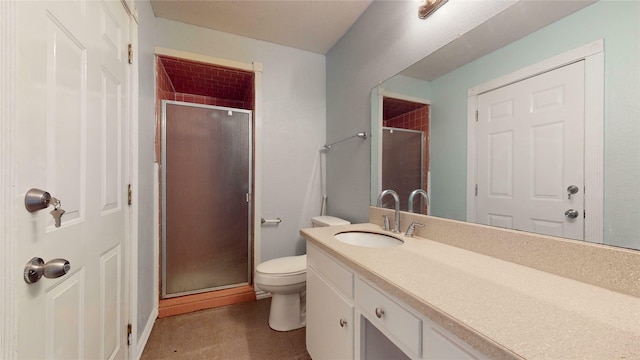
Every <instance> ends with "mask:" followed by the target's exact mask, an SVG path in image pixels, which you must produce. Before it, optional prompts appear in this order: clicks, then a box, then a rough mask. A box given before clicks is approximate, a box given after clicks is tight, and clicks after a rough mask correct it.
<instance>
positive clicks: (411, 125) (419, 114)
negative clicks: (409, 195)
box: [382, 105, 430, 191]
mask: <svg viewBox="0 0 640 360" xmlns="http://www.w3.org/2000/svg"><path fill="white" fill-rule="evenodd" d="M429 112H430V111H429V105H425V106H423V107H420V108H418V109H416V110H413V111H410V112H408V113H404V114H402V115H398V116H396V117H394V118H391V119H387V120H385V121H383V123H382V126H387V127H394V128H400V129H408V130H418V131H423V132H424V137H425V140H424V141H425V144H424V163H423V167H422V168H423V174H422V179H423V184H422V189H424V190H425V191H426V190H427V183H428V181H427V175H428V172H429Z"/></svg>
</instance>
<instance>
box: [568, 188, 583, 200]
mask: <svg viewBox="0 0 640 360" xmlns="http://www.w3.org/2000/svg"><path fill="white" fill-rule="evenodd" d="M578 190H580V189H579V188H578V187H577V186H575V185H569V187H567V194H568V195H569V199H571V195H574V194H577V193H578Z"/></svg>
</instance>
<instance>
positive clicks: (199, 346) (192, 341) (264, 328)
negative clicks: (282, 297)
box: [142, 299, 311, 360]
mask: <svg viewBox="0 0 640 360" xmlns="http://www.w3.org/2000/svg"><path fill="white" fill-rule="evenodd" d="M270 305H271V299H264V300H258V301H252V302H247V303H241V304H236V305H230V306H224V307H220V308H216V309H210V310H202V311H198V312H195V313H191V314H185V315H178V316H172V317H168V318H164V319H158V320H157V321H156V323H155V325H154V326H153V330H152V331H151V336H150V337H149V341H148V342H147V346H146V347H145V349H144V352H143V353H142V359H143V360H146V359H225V360H226V359H234V360H235V359H256V360H257V359H260V360H262V359H265V360H268V359H283V360H309V359H311V358H310V357H309V354H308V353H307V350H306V347H305V329H304V328H302V329H299V330H293V331H287V332H278V331H273V330H271V328H269V324H268V322H269V306H270Z"/></svg>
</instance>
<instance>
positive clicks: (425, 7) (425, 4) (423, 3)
mask: <svg viewBox="0 0 640 360" xmlns="http://www.w3.org/2000/svg"><path fill="white" fill-rule="evenodd" d="M447 1H449V0H420V6H418V17H419V18H420V19H426V18H427V17H428V16H429V15H431V14H433V13H434V12H435V11H436V10H438V9H439V8H440V6H442V5H444V4H446V3H447Z"/></svg>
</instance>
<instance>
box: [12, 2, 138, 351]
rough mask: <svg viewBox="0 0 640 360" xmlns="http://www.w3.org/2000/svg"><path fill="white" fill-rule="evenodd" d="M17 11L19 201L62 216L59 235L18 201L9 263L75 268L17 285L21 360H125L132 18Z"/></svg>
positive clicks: (63, 6) (116, 12)
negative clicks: (40, 201) (41, 202)
mask: <svg viewBox="0 0 640 360" xmlns="http://www.w3.org/2000/svg"><path fill="white" fill-rule="evenodd" d="M16 7H17V8H16V11H17V29H16V30H17V43H18V73H17V89H16V90H17V94H16V98H17V103H16V115H17V119H18V121H17V126H16V130H15V131H16V135H17V137H16V139H15V143H16V151H15V154H16V162H15V164H16V182H15V184H16V185H15V186H16V193H19V194H24V193H26V192H27V191H28V190H29V189H30V188H39V189H42V190H45V191H48V192H49V193H50V194H51V195H52V196H54V197H56V198H58V199H59V200H60V201H61V207H62V209H64V210H65V213H64V215H63V216H62V221H61V226H60V227H55V226H54V219H53V217H52V216H51V215H50V214H49V212H50V211H51V210H53V207H49V208H47V209H44V210H39V211H35V212H31V213H30V212H28V211H27V210H26V209H25V205H24V203H23V200H22V199H17V200H16V203H15V207H14V208H15V214H16V215H15V216H16V220H17V224H16V225H17V228H18V230H17V233H18V238H19V239H20V241H19V244H18V249H17V250H18V251H17V253H18V256H19V257H20V259H21V261H22V260H24V262H25V263H26V262H27V261H28V260H30V259H31V258H33V257H40V258H42V259H43V260H44V261H45V262H46V261H49V260H52V259H54V258H63V259H66V260H68V261H69V262H70V265H71V270H70V271H69V272H68V273H67V274H66V275H64V276H61V277H59V278H54V279H51V278H45V277H43V278H42V279H40V280H39V281H38V282H36V283H32V284H27V283H26V282H25V281H22V280H19V282H20V285H19V286H18V292H17V294H16V295H17V301H16V303H17V307H18V309H17V311H18V324H19V325H18V357H19V358H21V359H41V358H47V359H49V358H51V359H54V358H55V359H81V358H84V359H113V358H126V357H127V344H126V339H127V331H126V329H127V326H126V324H127V323H128V320H129V319H128V310H129V304H128V298H129V294H128V287H127V286H126V284H127V283H128V281H127V279H128V277H127V276H128V273H127V271H128V270H127V263H128V259H127V253H128V252H127V234H128V231H127V227H128V219H129V214H128V211H129V209H128V205H127V181H126V179H128V156H127V154H128V146H129V139H128V129H129V125H128V124H129V118H128V106H129V102H128V99H129V92H130V89H129V77H130V69H129V65H128V59H127V44H128V37H129V16H128V14H127V12H126V10H125V9H124V8H123V6H122V4H121V3H120V1H42V2H30V1H17V2H16ZM17 274H18V272H16V275H17ZM19 274H20V275H22V269H19Z"/></svg>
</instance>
